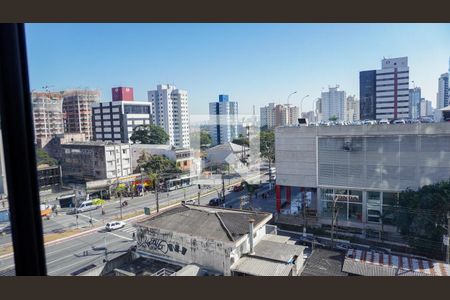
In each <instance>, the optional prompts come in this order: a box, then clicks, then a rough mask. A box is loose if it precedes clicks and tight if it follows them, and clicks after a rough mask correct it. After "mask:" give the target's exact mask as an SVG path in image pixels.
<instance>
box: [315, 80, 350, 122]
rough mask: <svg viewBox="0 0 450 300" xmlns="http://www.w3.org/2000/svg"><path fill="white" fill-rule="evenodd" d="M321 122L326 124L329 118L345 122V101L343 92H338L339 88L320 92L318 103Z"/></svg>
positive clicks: (330, 88)
mask: <svg viewBox="0 0 450 300" xmlns="http://www.w3.org/2000/svg"><path fill="white" fill-rule="evenodd" d="M320 106H321V107H320V111H321V120H322V121H325V122H327V121H328V120H329V119H330V118H337V120H339V121H345V119H346V116H345V115H346V111H347V101H346V99H345V91H339V86H338V85H336V86H335V87H329V88H328V92H322V97H321V101H320Z"/></svg>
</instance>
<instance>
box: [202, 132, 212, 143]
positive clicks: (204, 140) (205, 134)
mask: <svg viewBox="0 0 450 300" xmlns="http://www.w3.org/2000/svg"><path fill="white" fill-rule="evenodd" d="M211 144H212V139H211V136H210V135H209V133H208V132H207V131H205V130H202V131H200V146H207V145H211Z"/></svg>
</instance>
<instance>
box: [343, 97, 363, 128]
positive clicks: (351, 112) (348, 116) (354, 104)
mask: <svg viewBox="0 0 450 300" xmlns="http://www.w3.org/2000/svg"><path fill="white" fill-rule="evenodd" d="M346 101H347V104H346V111H345V121H349V122H352V121H357V120H359V119H360V110H359V109H360V105H359V101H358V99H356V96H354V95H353V96H348V97H347V99H346Z"/></svg>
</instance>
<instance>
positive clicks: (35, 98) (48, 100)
mask: <svg viewBox="0 0 450 300" xmlns="http://www.w3.org/2000/svg"><path fill="white" fill-rule="evenodd" d="M31 102H32V107H33V124H34V138H35V141H36V142H38V141H39V140H40V139H46V138H49V137H51V136H53V135H54V134H61V133H64V120H63V94H62V93H60V92H32V93H31Z"/></svg>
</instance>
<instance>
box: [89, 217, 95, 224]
mask: <svg viewBox="0 0 450 300" xmlns="http://www.w3.org/2000/svg"><path fill="white" fill-rule="evenodd" d="M89 224H91V226H94V224H93V223H92V218H90V219H89Z"/></svg>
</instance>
